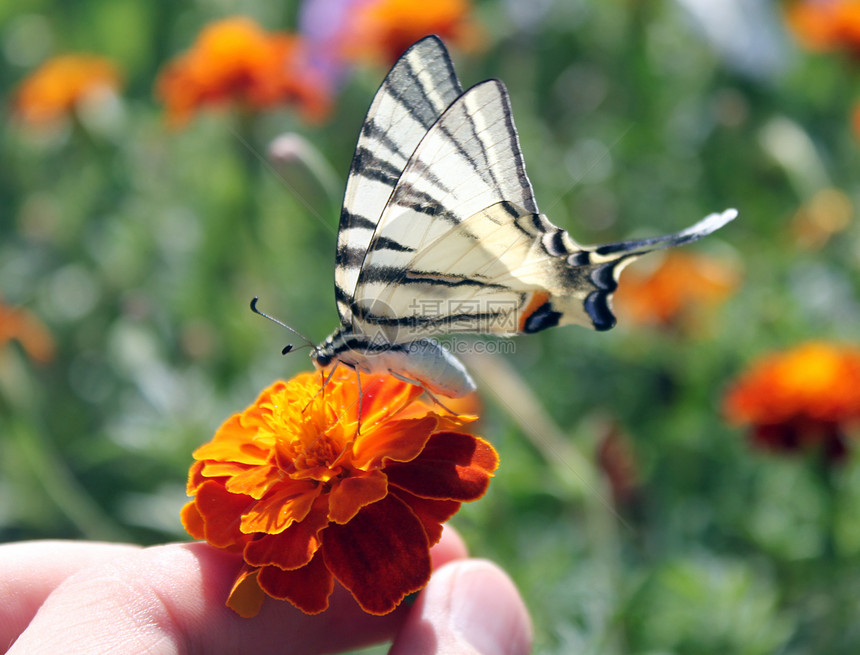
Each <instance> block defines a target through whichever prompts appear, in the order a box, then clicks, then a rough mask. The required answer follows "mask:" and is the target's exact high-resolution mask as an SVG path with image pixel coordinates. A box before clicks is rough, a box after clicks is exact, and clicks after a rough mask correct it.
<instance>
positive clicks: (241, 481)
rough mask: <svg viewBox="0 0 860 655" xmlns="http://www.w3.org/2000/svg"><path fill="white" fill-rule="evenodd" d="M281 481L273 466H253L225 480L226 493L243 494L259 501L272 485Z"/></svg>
mask: <svg viewBox="0 0 860 655" xmlns="http://www.w3.org/2000/svg"><path fill="white" fill-rule="evenodd" d="M280 481H281V475H280V472H279V471H278V469H277V467H275V466H271V465H269V466H255V467H253V468H250V469H247V470H244V471H241V472H240V473H236V474H235V475H233V477H231V478H230V479H229V480H227V484H226V487H227V491H229V492H230V493H231V494H245V495H247V496H250V497H251V498H254V499H256V500H259V499H260V498H262V497H263V496H265V495H266V492H267V491H269V489H271V488H272V485H274V484H276V483H277V482H280Z"/></svg>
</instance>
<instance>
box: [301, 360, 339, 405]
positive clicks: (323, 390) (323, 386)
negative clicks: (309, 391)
mask: <svg viewBox="0 0 860 655" xmlns="http://www.w3.org/2000/svg"><path fill="white" fill-rule="evenodd" d="M338 366H340V362H335V365H334V366H333V367H332V369H331V372H330V373H329V374H328V375H326V376H325V379H324V380H323V382H322V385H321V386H320V390H319V391H317V392H316V393H315V394H314V397H313V398H311V399H310V400H309V401H308V404H307V405H305V406H304V408H302V414H304V413H305V410H306V409H307V408H308V407H310V406H311V403H312V402H313V401H315V400H316V399H317V396H319V395H320V394H322V395H323V398H325V388H326V386H327V385H328V383H329V382H331V379H332V377H333V376H334V372H335V371H336V370H337V367H338ZM322 375H323V371H322V370H320V377H322Z"/></svg>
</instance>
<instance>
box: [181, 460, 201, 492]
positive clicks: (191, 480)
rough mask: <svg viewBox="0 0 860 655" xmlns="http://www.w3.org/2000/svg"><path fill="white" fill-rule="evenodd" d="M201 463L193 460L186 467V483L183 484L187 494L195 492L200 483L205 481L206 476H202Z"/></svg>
mask: <svg viewBox="0 0 860 655" xmlns="http://www.w3.org/2000/svg"><path fill="white" fill-rule="evenodd" d="M203 465H204V462H194V463H193V464H192V465H191V468H190V469H188V483H187V484H186V485H185V493H186V494H188V495H189V496H193V495H194V494H196V493H197V490H198V489H199V488H200V485H201V484H203V483H204V482H206V478H205V477H203Z"/></svg>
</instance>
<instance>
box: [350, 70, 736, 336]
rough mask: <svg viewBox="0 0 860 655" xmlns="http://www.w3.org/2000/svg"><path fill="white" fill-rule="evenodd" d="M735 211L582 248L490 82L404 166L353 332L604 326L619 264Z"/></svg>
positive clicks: (357, 303) (367, 268)
mask: <svg viewBox="0 0 860 655" xmlns="http://www.w3.org/2000/svg"><path fill="white" fill-rule="evenodd" d="M732 218H734V213H733V212H732V211H730V212H724V213H723V214H715V215H712V216H709V217H707V218H706V219H704V220H703V221H701V222H700V223H698V224H696V225H694V226H693V227H691V228H688V229H687V230H684V231H683V232H680V233H678V234H674V235H668V236H665V237H657V238H655V239H646V240H641V241H626V242H620V243H617V244H608V245H604V246H597V247H583V246H580V245H579V244H577V243H576V242H575V241H574V240H573V239H572V238H571V237H570V236H569V235H568V233H567V232H566V231H564V230H561V229H560V228H558V227H556V226H555V225H553V224H552V223H551V222H550V221H549V220H548V219H547V218H546V217H545V216H544V215H542V214H539V213H537V206H536V203H535V201H534V197H533V194H532V189H531V184H530V183H529V180H528V177H527V175H526V172H525V165H524V163H523V160H522V155H521V151H520V147H519V140H518V137H517V133H516V128H515V127H514V123H513V119H512V116H511V111H510V104H509V101H508V97H507V93H506V91H505V88H504V85H502V84H501V82H498V81H496V80H489V81H487V82H483V83H481V84H478V85H476V86H474V87H472V88H471V89H470V90H469V91H467V92H466V93H464V94H463V95H462V96H460V98H458V99H457V100H456V101H455V102H454V103H453V104H452V105H451V106H450V107H449V108H448V109H447V110H446V111H445V112H444V114H442V116H441V117H440V118H439V119H438V121H437V122H436V123H435V124H434V125H433V126H432V127H431V128H430V129H429V130H428V132H427V134H426V135H425V136H424V138H423V139H422V140H421V142H420V144H419V145H418V147H417V148H416V149H415V152H414V153H413V155H412V157H411V158H410V160H409V162H408V164H407V165H406V166H405V168H404V170H403V173H402V174H401V176H400V179H399V181H398V182H397V185H396V187H395V189H394V192H393V193H392V194H391V198H390V200H389V201H388V203H387V205H386V207H385V209H384V211H383V213H382V216H381V217H380V220H379V222H378V224H377V228H376V231H375V233H374V234H373V236H372V238H371V240H370V243H369V245H368V248H367V254H366V256H365V258H364V263H363V266H362V268H361V271H360V272H359V274H358V280H357V284H356V288H355V294H354V297H353V298H352V299H351V301H350V309H351V312H352V326H353V330H354V331H355V332H359V333H364V334H371V333H374V334H376V335H381V336H382V337H383V338H384V339H386V340H387V341H388V342H389V343H406V342H409V341H413V340H415V339H419V338H422V337H428V336H435V335H441V334H450V333H452V332H480V333H488V334H497V335H513V334H517V333H521V332H537V331H539V330H542V329H545V328H548V327H551V326H553V325H561V324H568V323H578V324H582V325H586V326H589V327H593V328H596V329H608V328H610V327H612V325H614V323H615V317H614V316H613V315H612V312H611V310H610V308H609V298H610V295H611V293H612V292H613V291H614V290H615V288H616V286H617V279H618V275H619V273H620V271H621V268H622V267H623V266H624V265H626V264H627V263H629V262H630V261H632V260H633V259H634V258H635V257H637V256H639V255H642V254H644V253H646V252H649V251H651V250H655V249H658V248H664V247H668V246H672V245H679V244H681V243H686V242H688V241H693V240H695V239H698V238H701V237H702V236H704V235H706V234H709V233H710V232H712V231H714V230H715V229H717V228H718V227H720V226H722V225H723V224H725V223H726V222H728V221H729V220H731V219H732ZM377 338H378V337H377Z"/></svg>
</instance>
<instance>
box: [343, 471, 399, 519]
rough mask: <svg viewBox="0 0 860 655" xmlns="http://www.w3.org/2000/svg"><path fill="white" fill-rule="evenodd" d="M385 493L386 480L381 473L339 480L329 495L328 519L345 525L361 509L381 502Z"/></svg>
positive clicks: (386, 487) (375, 472)
mask: <svg viewBox="0 0 860 655" xmlns="http://www.w3.org/2000/svg"><path fill="white" fill-rule="evenodd" d="M387 493H388V479H387V478H386V477H385V474H384V473H383V472H382V471H371V472H370V473H368V474H367V475H363V476H361V477H353V478H346V479H345V480H341V481H340V484H338V485H337V486H336V487H335V488H334V489H333V490H332V492H331V494H329V498H330V500H329V512H328V515H329V518H330V519H331V520H332V521H334V522H335V523H341V524H343V523H347V522H349V521H351V520H352V518H353V517H354V516H355V515H356V514H358V512H359V510H361V508H362V507H365V506H367V505H370V504H371V503H375V502H376V501H377V500H382V499H383V498H385V495H386V494H387Z"/></svg>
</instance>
